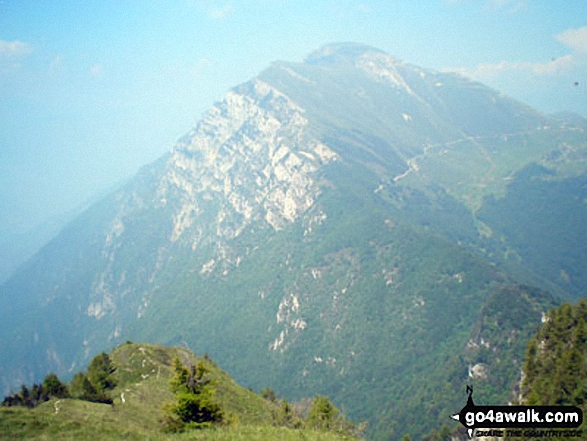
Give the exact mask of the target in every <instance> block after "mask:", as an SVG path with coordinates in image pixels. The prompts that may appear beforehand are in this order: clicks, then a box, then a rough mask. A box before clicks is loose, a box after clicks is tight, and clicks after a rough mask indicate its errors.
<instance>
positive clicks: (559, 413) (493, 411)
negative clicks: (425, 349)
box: [451, 386, 583, 438]
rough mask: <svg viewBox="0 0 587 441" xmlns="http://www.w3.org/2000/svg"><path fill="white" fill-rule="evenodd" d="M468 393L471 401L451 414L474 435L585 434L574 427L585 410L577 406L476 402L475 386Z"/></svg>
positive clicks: (554, 435)
mask: <svg viewBox="0 0 587 441" xmlns="http://www.w3.org/2000/svg"><path fill="white" fill-rule="evenodd" d="M467 394H468V398H467V404H466V405H465V407H463V408H462V409H461V411H460V412H459V413H457V414H454V415H452V417H451V418H453V419H455V420H457V421H459V422H460V423H461V424H462V425H463V426H465V428H466V429H467V432H468V434H469V438H472V437H473V435H475V436H477V437H481V436H493V437H503V436H509V437H516V436H524V437H542V438H561V437H564V438H573V437H581V435H582V433H581V432H582V431H581V430H571V429H576V428H577V427H579V426H580V425H581V423H583V412H582V410H581V409H579V408H578V407H576V406H476V405H475V403H473V388H472V387H470V386H467ZM555 429H558V430H555ZM560 429H563V430H560Z"/></svg>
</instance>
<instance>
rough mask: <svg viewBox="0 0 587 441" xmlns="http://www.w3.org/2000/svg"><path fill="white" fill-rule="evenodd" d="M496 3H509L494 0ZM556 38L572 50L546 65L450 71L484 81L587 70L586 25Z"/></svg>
mask: <svg viewBox="0 0 587 441" xmlns="http://www.w3.org/2000/svg"><path fill="white" fill-rule="evenodd" d="M491 1H494V2H496V3H503V2H509V1H510V0H491ZM554 38H555V39H556V40H557V41H559V42H560V43H562V44H564V45H566V46H567V47H569V49H571V51H570V53H569V54H566V55H563V56H561V57H558V58H553V59H552V60H548V61H544V62H530V61H506V60H504V61H500V62H499V63H493V64H491V63H487V64H479V65H478V66H477V67H476V68H475V69H473V70H470V69H466V68H462V67H461V68H455V69H447V70H451V71H453V72H457V73H460V74H463V75H466V76H469V77H473V78H476V79H479V80H481V81H490V80H492V79H495V78H497V77H499V76H502V75H509V74H512V73H515V74H517V75H522V76H526V77H529V76H535V77H552V76H555V75H564V74H568V73H570V72H573V71H576V70H578V69H587V26H585V27H582V28H579V29H567V30H566V31H564V32H562V33H560V34H557V35H555V36H554Z"/></svg>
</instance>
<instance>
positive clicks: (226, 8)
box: [208, 3, 234, 20]
mask: <svg viewBox="0 0 587 441" xmlns="http://www.w3.org/2000/svg"><path fill="white" fill-rule="evenodd" d="M233 12H234V8H233V7H232V5H231V4H230V3H226V4H225V5H223V6H220V7H213V8H209V9H208V17H210V18H212V19H214V20H224V19H225V18H227V17H228V16H229V15H230V14H232V13H233Z"/></svg>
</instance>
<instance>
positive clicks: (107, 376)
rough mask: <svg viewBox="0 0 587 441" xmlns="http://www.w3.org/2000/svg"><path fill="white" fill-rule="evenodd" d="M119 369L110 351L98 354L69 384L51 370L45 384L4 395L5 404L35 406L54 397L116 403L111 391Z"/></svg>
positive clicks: (25, 386) (10, 405) (34, 385)
mask: <svg viewBox="0 0 587 441" xmlns="http://www.w3.org/2000/svg"><path fill="white" fill-rule="evenodd" d="M115 370H116V368H115V367H114V365H113V364H112V361H111V360H110V357H109V356H108V354H106V353H104V352H103V353H101V354H99V355H97V356H95V357H94V358H93V359H92V362H91V363H90V366H89V367H88V371H87V372H79V373H77V374H76V375H75V376H74V377H73V379H72V380H71V383H70V384H69V386H68V385H67V384H66V383H64V382H62V381H61V380H60V379H59V377H57V375H56V374H54V373H50V374H49V375H47V376H46V377H45V379H44V380H43V382H42V383H41V384H33V386H32V387H28V386H27V385H25V384H23V385H22V386H21V388H20V391H18V392H15V393H12V394H11V395H9V396H7V397H6V398H4V400H3V401H2V406H4V407H12V406H24V407H28V408H30V409H32V408H33V407H36V406H38V405H39V404H41V403H44V402H45V401H49V400H50V399H51V398H77V399H80V400H85V401H91V402H94V403H107V404H112V398H111V397H110V395H109V393H108V392H109V391H110V390H111V389H113V388H114V387H115V386H116V380H115V378H114V375H113V374H114V372H115Z"/></svg>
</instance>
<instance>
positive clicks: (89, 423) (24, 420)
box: [0, 343, 356, 441]
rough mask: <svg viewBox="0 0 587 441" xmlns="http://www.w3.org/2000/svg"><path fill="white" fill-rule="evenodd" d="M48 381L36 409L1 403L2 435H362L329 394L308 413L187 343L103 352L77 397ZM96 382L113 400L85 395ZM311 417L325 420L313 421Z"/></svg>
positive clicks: (321, 440)
mask: <svg viewBox="0 0 587 441" xmlns="http://www.w3.org/2000/svg"><path fill="white" fill-rule="evenodd" d="M91 380H93V381H91ZM74 383H75V384H74ZM100 385H101V386H100ZM43 387H44V388H45V389H44V390H46V391H51V394H50V395H49V398H48V401H43V402H42V403H40V404H38V405H36V406H34V408H32V407H33V406H29V407H31V408H30V409H27V408H25V407H23V405H21V404H16V403H13V404H12V405H11V407H9V406H8V405H7V404H5V405H4V406H3V407H1V408H0V440H15V439H16V440H18V439H23V440H24V439H26V440H48V439H59V440H93V441H94V440H96V441H100V440H116V439H121V440H122V439H124V440H137V441H138V440H153V441H154V440H182V439H190V440H200V439H201V440H212V441H214V440H217V441H225V440H226V441H228V440H259V441H261V440H273V439H280V440H285V441H289V440H291V441H293V440H300V439H303V440H316V441H335V440H343V439H344V440H352V439H356V438H355V433H356V429H355V427H354V425H352V423H350V422H348V421H346V420H345V419H344V417H342V416H341V415H340V414H339V413H338V412H335V413H334V414H333V413H332V412H330V411H328V412H326V414H325V413H324V412H323V410H324V409H336V408H335V407H334V405H333V404H332V403H330V402H329V400H328V399H327V398H325V397H319V399H316V400H314V403H317V402H319V403H326V402H327V406H326V408H324V407H323V405H320V406H317V407H316V406H313V407H312V409H313V410H311V412H310V413H309V414H308V416H307V417H306V415H304V412H303V411H302V410H301V409H302V407H303V406H302V407H300V406H298V405H290V404H289V403H287V402H285V401H282V400H280V399H279V398H277V396H276V395H274V394H272V395H271V396H270V397H267V399H265V398H263V397H261V396H259V395H257V394H255V393H253V392H252V391H250V390H247V389H244V388H242V387H240V386H238V385H237V384H236V383H235V382H234V381H233V380H232V379H231V378H230V377H229V376H228V375H226V373H224V372H223V371H222V370H220V368H218V366H216V365H215V364H214V362H212V360H210V359H208V358H206V357H204V358H198V357H196V356H195V355H194V354H192V353H191V352H189V351H187V350H185V349H182V348H166V347H162V346H156V345H138V344H132V343H126V344H123V345H121V346H119V347H118V348H117V349H116V350H114V351H113V352H112V353H111V354H110V355H108V354H105V353H102V354H100V355H98V356H96V357H95V358H94V359H93V361H92V363H91V364H90V367H89V368H88V372H87V374H84V373H80V374H78V375H76V376H75V377H74V381H72V384H71V386H70V389H71V390H73V391H74V392H75V391H76V390H78V391H81V395H77V396H78V398H73V397H74V396H75V395H73V394H72V397H69V396H68V395H67V394H66V392H67V389H66V388H65V385H64V384H63V383H61V382H60V381H59V380H58V378H57V377H56V376H55V375H53V374H50V375H48V376H47V377H46V381H45V382H44V383H43ZM96 387H98V388H100V389H99V390H100V391H102V392H104V391H105V390H107V391H108V392H109V401H108V402H104V401H101V402H99V401H97V400H94V399H92V400H90V401H88V400H87V399H86V398H87V397H86V396H85V395H84V393H88V390H89V391H92V392H93V393H95V392H94V391H96ZM76 388H79V389H76ZM23 389H24V387H23ZM36 389H37V388H35V390H36ZM27 390H28V389H27ZM21 393H22V392H21ZM76 393H77V392H76ZM17 395H19V396H20V394H15V396H14V397H13V398H14V399H16V398H15V397H16V396H17ZM25 395H26V396H30V393H28V392H27V393H25ZM94 397H95V395H92V396H91V398H94ZM7 399H8V398H7ZM5 401H6V400H5ZM296 407H297V409H296ZM286 408H287V409H286ZM310 415H313V416H314V417H317V418H318V419H319V420H320V421H321V423H320V424H314V423H310V420H311V418H310ZM294 421H295V424H294V423H293V422H294ZM312 421H314V420H312ZM343 421H344V425H343V424H342V422H343Z"/></svg>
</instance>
